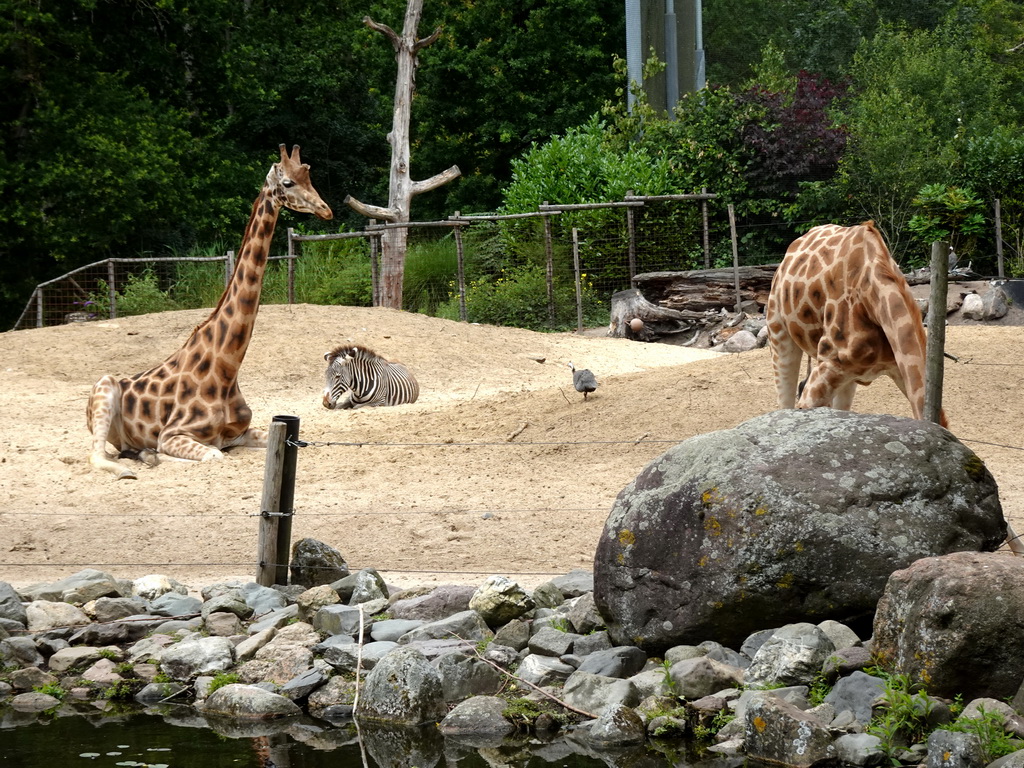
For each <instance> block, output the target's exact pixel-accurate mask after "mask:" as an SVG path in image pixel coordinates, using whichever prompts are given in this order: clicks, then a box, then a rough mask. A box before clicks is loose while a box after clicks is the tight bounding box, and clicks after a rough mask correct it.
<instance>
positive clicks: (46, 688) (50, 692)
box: [33, 683, 68, 701]
mask: <svg viewBox="0 0 1024 768" xmlns="http://www.w3.org/2000/svg"><path fill="white" fill-rule="evenodd" d="M33 690H34V691H36V692H37V693H45V694H46V695H47V696H53V698H55V699H58V700H59V701H64V697H65V696H67V693H68V692H67V691H65V690H64V689H63V688H61V687H60V685H59V684H58V683H47V684H46V685H39V686H36V687H35V688H34V689H33Z"/></svg>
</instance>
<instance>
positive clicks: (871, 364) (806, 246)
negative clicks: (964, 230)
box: [765, 221, 948, 427]
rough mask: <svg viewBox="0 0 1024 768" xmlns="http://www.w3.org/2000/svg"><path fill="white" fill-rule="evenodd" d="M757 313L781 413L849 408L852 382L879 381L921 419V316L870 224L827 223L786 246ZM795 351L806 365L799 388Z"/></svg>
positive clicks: (923, 340)
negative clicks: (887, 381)
mask: <svg viewBox="0 0 1024 768" xmlns="http://www.w3.org/2000/svg"><path fill="white" fill-rule="evenodd" d="M765 317H766V321H767V324H768V338H769V342H770V345H771V355H772V364H773V366H774V370H775V387H776V390H777V393H778V398H779V407H780V408H793V407H797V408H817V407H820V406H831V407H832V408H838V409H842V410H849V409H850V408H851V406H852V405H853V397H854V394H855V392H856V389H857V385H858V384H862V385H867V384H870V383H871V382H872V381H874V380H875V379H876V378H878V377H879V376H882V375H885V376H889V377H890V378H891V379H892V380H893V381H894V382H895V383H896V386H897V387H899V389H900V391H902V392H903V394H904V395H906V397H907V400H909V401H910V406H911V409H912V411H913V414H914V418H917V419H920V418H923V413H924V389H925V387H924V376H925V351H926V347H927V339H926V336H925V331H924V324H923V323H922V321H921V311H920V309H919V308H918V306H917V304H916V302H915V301H914V298H913V296H911V294H910V288H909V287H908V286H907V281H906V279H905V278H904V277H903V273H902V272H901V271H900V269H899V267H898V266H897V265H896V262H894V261H893V259H892V257H891V256H890V255H889V249H888V248H886V245H885V242H884V241H883V240H882V236H881V234H880V233H879V232H878V230H877V229H876V227H875V225H874V222H871V221H868V222H865V223H864V224H861V225H859V226H854V227H840V226H837V225H835V224H826V225H824V226H820V227H814V228H813V229H811V230H809V231H808V232H807V233H806V234H805V235H803V236H802V237H800V238H798V239H797V240H795V241H793V243H792V245H790V246H789V249H788V250H787V251H786V256H785V258H784V259H783V260H782V263H781V264H780V265H779V268H778V270H777V271H776V272H775V277H774V278H773V279H772V287H771V293H770V295H769V298H768V306H767V309H766V312H765ZM803 355H807V356H808V357H809V358H811V361H812V365H811V368H810V374H809V376H808V378H807V381H806V383H805V384H804V386H803V388H802V390H800V391H799V392H798V379H799V376H800V363H801V360H802V359H803ZM798 397H799V401H798V399H797V398H798ZM940 422H941V424H942V426H944V427H945V426H948V422H947V421H946V415H945V413H942V414H941V417H940Z"/></svg>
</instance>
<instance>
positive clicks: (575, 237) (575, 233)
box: [572, 227, 583, 333]
mask: <svg viewBox="0 0 1024 768" xmlns="http://www.w3.org/2000/svg"><path fill="white" fill-rule="evenodd" d="M572 267H573V270H574V271H575V272H576V333H583V276H582V275H581V274H580V272H581V270H580V233H579V230H578V229H576V227H573V228H572Z"/></svg>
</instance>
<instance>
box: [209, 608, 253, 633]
mask: <svg viewBox="0 0 1024 768" xmlns="http://www.w3.org/2000/svg"><path fill="white" fill-rule="evenodd" d="M205 626H206V632H207V634H210V635H216V636H218V637H232V636H233V635H241V634H244V632H245V628H244V627H243V626H242V622H241V621H240V620H239V618H238V617H237V616H236V615H235V614H233V613H227V612H224V611H218V612H216V613H211V614H210V615H209V616H207V617H206V621H205Z"/></svg>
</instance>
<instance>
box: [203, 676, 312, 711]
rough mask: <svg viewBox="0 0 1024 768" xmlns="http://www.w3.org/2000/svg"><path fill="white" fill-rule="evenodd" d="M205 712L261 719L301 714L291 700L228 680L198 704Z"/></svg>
mask: <svg viewBox="0 0 1024 768" xmlns="http://www.w3.org/2000/svg"><path fill="white" fill-rule="evenodd" d="M202 711H203V713H204V714H206V715H222V716H224V717H231V718H236V719H247V720H248V719H252V720H265V719H270V718H277V717H288V716H291V715H298V714H301V713H302V710H301V709H299V707H298V705H296V704H295V702H293V701H292V700H291V699H289V698H287V697H285V696H281V695H280V694H277V693H270V692H269V691H265V690H263V689H262V688H259V687H257V686H255V685H242V684H239V683H231V684H229V685H225V686H222V687H220V688H218V689H217V690H216V691H214V692H213V693H211V694H210V695H209V696H208V697H207V698H206V701H205V702H204V703H203V705H202Z"/></svg>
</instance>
